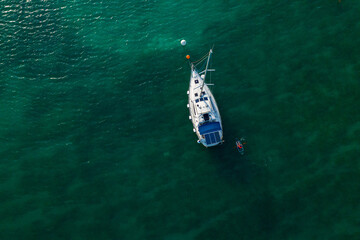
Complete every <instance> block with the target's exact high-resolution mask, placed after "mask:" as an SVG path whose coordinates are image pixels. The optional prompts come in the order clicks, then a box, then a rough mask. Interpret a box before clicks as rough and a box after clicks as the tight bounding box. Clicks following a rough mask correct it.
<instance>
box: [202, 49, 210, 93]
mask: <svg viewBox="0 0 360 240" xmlns="http://www.w3.org/2000/svg"><path fill="white" fill-rule="evenodd" d="M211 54H212V49H210V51H209V57H208V59H207V62H206V68H205V75H204V79H203V84H202V86H201V89H200V96H202V90H203V88H204V85H205V78H206V73H207V71H208V66H209V62H210V57H211Z"/></svg>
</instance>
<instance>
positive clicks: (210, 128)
mask: <svg viewBox="0 0 360 240" xmlns="http://www.w3.org/2000/svg"><path fill="white" fill-rule="evenodd" d="M219 130H221V126H220V123H219V122H209V123H205V124H204V125H201V126H200V127H199V132H200V134H201V135H204V134H206V133H211V132H216V131H219Z"/></svg>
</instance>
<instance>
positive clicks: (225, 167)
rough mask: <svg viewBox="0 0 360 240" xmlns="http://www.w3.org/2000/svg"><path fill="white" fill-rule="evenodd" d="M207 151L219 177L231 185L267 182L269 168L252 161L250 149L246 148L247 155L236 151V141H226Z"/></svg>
mask: <svg viewBox="0 0 360 240" xmlns="http://www.w3.org/2000/svg"><path fill="white" fill-rule="evenodd" d="M229 139H231V138H229ZM233 139H234V138H233ZM207 150H208V151H209V153H210V156H211V158H212V161H213V162H214V164H215V165H216V166H217V170H218V173H219V175H220V176H221V177H222V178H224V179H226V180H227V181H229V182H230V183H232V184H245V185H246V184H251V183H253V182H259V181H266V179H267V176H268V168H267V167H266V165H258V164H256V163H254V162H253V161H252V160H251V157H252V154H251V149H249V147H245V154H244V155H242V154H241V153H239V152H238V150H237V149H236V145H235V140H234V141H225V142H224V143H223V144H222V145H219V146H217V147H215V148H209V149H207Z"/></svg>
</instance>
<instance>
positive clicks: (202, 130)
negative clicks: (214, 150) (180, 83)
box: [188, 66, 223, 147]
mask: <svg viewBox="0 0 360 240" xmlns="http://www.w3.org/2000/svg"><path fill="white" fill-rule="evenodd" d="M188 108H189V114H190V117H189V118H190V120H191V122H192V124H193V131H194V132H195V133H196V135H197V137H198V143H201V144H203V145H204V146H205V147H213V146H217V145H219V144H221V143H223V131H222V122H221V116H220V112H219V108H218V105H217V103H216V100H215V97H214V96H213V94H212V92H211V91H210V89H209V87H208V86H207V85H206V84H205V83H204V79H203V78H202V76H200V75H199V73H198V72H197V71H196V69H195V68H194V67H193V66H192V69H191V76H190V83H189V91H188Z"/></svg>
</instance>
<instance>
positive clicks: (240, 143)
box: [235, 137, 246, 155]
mask: <svg viewBox="0 0 360 240" xmlns="http://www.w3.org/2000/svg"><path fill="white" fill-rule="evenodd" d="M235 143H236V149H237V150H238V151H239V153H241V155H244V154H245V149H244V144H246V141H245V138H243V137H242V138H240V140H239V139H236V142H235Z"/></svg>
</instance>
